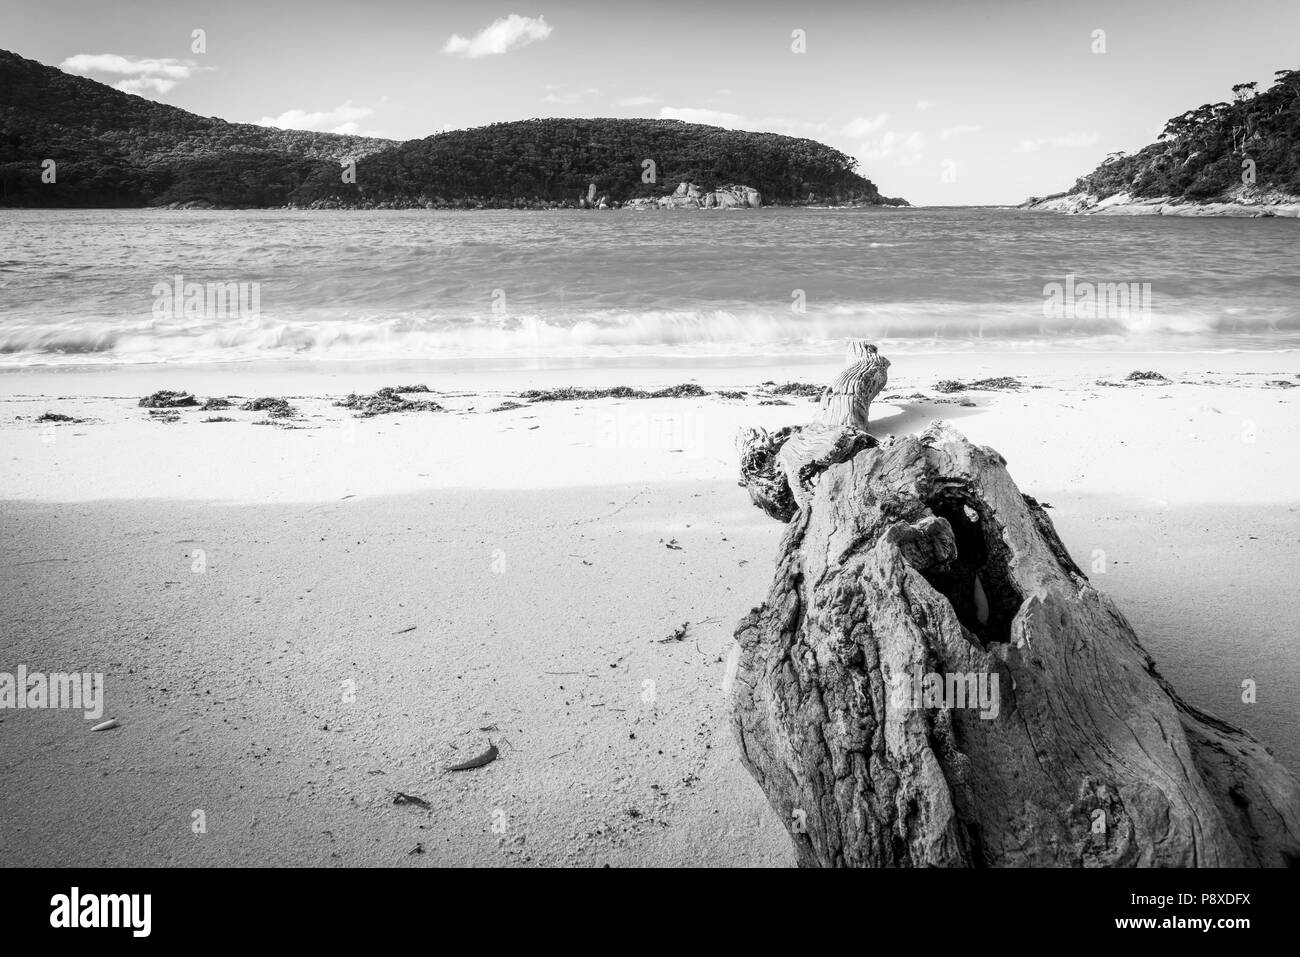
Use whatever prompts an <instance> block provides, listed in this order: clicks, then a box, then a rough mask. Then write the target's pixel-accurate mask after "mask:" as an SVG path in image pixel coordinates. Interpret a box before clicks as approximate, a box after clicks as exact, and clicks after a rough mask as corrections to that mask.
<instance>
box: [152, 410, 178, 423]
mask: <svg viewBox="0 0 1300 957" xmlns="http://www.w3.org/2000/svg"><path fill="white" fill-rule="evenodd" d="M180 420H181V414H180V413H179V412H176V411H174V410H172V409H150V410H149V421H150V422H179V421H180Z"/></svg>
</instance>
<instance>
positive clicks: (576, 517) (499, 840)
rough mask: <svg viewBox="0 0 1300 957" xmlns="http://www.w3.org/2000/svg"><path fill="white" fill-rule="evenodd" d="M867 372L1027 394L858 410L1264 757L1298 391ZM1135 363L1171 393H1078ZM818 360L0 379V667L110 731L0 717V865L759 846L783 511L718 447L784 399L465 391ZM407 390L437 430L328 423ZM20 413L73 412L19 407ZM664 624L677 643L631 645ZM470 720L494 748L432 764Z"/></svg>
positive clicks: (464, 736)
mask: <svg viewBox="0 0 1300 957" xmlns="http://www.w3.org/2000/svg"><path fill="white" fill-rule="evenodd" d="M892 358H893V368H892V369H891V380H890V385H889V386H888V387H887V388H886V392H885V394H886V395H903V396H907V395H911V394H912V393H914V392H917V391H921V392H926V393H928V394H930V395H934V393H933V392H932V390H931V389H930V387H931V385H932V384H933V383H934V382H935V381H936V380H938V379H943V378H961V379H965V380H970V379H974V378H979V377H984V376H992V375H1007V374H1011V375H1017V376H1019V377H1020V378H1021V379H1022V380H1023V381H1025V382H1026V383H1028V384H1029V385H1031V386H1032V385H1037V386H1042V388H1028V389H1025V390H1022V391H1020V392H1017V393H1011V392H970V393H968V395H969V398H970V399H971V400H973V401H974V402H975V403H976V404H975V406H974V407H965V406H962V405H960V404H957V400H959V399H961V398H963V397H961V396H954V397H951V400H950V401H944V402H940V403H936V402H925V401H918V400H914V399H895V400H890V401H882V402H879V403H877V405H876V406H875V407H874V410H873V422H874V423H875V425H874V428H873V430H874V431H875V432H876V433H877V434H885V433H890V432H893V433H896V434H903V433H907V432H913V431H916V430H918V429H920V428H923V427H924V425H925V424H926V423H927V422H928V421H929V420H930V419H932V418H936V417H943V418H947V419H949V420H952V421H953V422H954V423H955V424H956V425H957V427H958V428H960V429H962V430H963V431H965V432H966V433H967V434H968V435H969V436H970V437H971V438H972V439H973V440H975V441H977V442H981V443H984V444H988V445H992V446H994V447H995V448H997V449H998V450H999V451H1001V452H1002V453H1003V454H1004V455H1005V456H1006V457H1007V459H1008V462H1009V465H1010V469H1011V472H1012V475H1013V476H1014V477H1015V478H1016V480H1017V482H1018V484H1019V485H1020V487H1021V489H1022V490H1024V491H1026V492H1028V493H1030V494H1033V495H1035V496H1036V497H1038V498H1039V499H1040V500H1043V501H1046V502H1049V503H1051V505H1052V506H1053V511H1052V512H1051V514H1052V516H1053V519H1054V520H1055V522H1056V523H1057V526H1058V529H1059V530H1060V531H1061V533H1062V536H1063V539H1064V541H1065V543H1066V544H1067V546H1068V547H1069V548H1070V550H1071V552H1072V553H1073V555H1074V557H1075V558H1076V560H1077V561H1078V562H1079V564H1080V565H1081V566H1082V567H1083V568H1084V570H1085V571H1087V572H1089V574H1090V575H1092V577H1093V579H1094V581H1096V582H1097V583H1098V584H1099V585H1100V586H1101V587H1103V588H1105V589H1107V590H1108V591H1110V592H1111V593H1112V594H1113V595H1114V596H1115V597H1116V599H1117V600H1118V601H1119V604H1120V606H1121V608H1123V609H1124V610H1125V612H1126V613H1127V614H1128V615H1129V616H1130V618H1131V620H1132V621H1133V623H1134V625H1135V627H1136V628H1137V630H1138V633H1139V635H1140V636H1141V637H1142V639H1143V641H1144V643H1145V644H1146V646H1147V647H1148V649H1149V650H1150V651H1151V652H1152V654H1153V655H1155V657H1156V659H1157V661H1158V663H1159V664H1160V667H1161V670H1162V672H1163V673H1164V674H1165V675H1166V677H1168V678H1169V679H1170V681H1171V682H1172V683H1173V684H1174V686H1175V687H1176V688H1178V689H1179V691H1180V692H1181V693H1182V694H1183V695H1184V696H1186V697H1187V698H1189V699H1190V700H1191V701H1193V702H1194V703H1196V704H1199V705H1201V706H1204V707H1207V708H1209V709H1210V710H1212V711H1214V712H1216V713H1218V714H1220V715H1221V716H1222V717H1224V718H1226V719H1228V720H1231V721H1233V722H1235V723H1238V724H1241V725H1243V726H1245V727H1247V728H1248V729H1250V730H1252V731H1253V732H1254V733H1255V734H1257V735H1258V736H1259V737H1261V739H1262V740H1264V741H1265V743H1267V744H1268V745H1270V746H1271V747H1272V748H1273V749H1274V750H1275V751H1276V752H1277V753H1278V755H1279V757H1280V758H1281V759H1282V760H1283V761H1284V762H1285V763H1287V764H1288V765H1290V766H1291V767H1292V769H1293V770H1295V769H1297V768H1300V734H1298V733H1297V731H1296V728H1297V721H1296V719H1297V711H1298V710H1300V709H1298V707H1297V705H1296V702H1297V701H1300V648H1298V647H1297V643H1296V640H1295V637H1294V626H1293V622H1294V621H1295V620H1296V619H1297V615H1298V614H1300V597H1298V593H1297V589H1296V587H1295V584H1294V582H1295V574H1296V571H1297V558H1296V555H1297V552H1296V544H1297V541H1298V540H1300V523H1298V522H1297V517H1298V516H1300V511H1297V510H1298V509H1300V489H1298V487H1297V483H1296V480H1295V475H1296V474H1297V470H1296V466H1297V464H1300V463H1298V462H1297V457H1298V456H1300V442H1298V441H1297V439H1300V435H1298V434H1297V432H1300V418H1298V417H1297V415H1296V404H1297V401H1298V399H1297V390H1295V389H1283V388H1280V387H1277V386H1269V385H1267V383H1268V382H1269V381H1271V380H1278V379H1286V380H1289V381H1292V382H1295V383H1297V384H1300V378H1297V373H1300V360H1297V359H1296V357H1295V356H1294V355H1291V354H1285V353H1282V354H1276V353H1274V354H1217V355H1205V354H1202V355H1189V354H1173V355H1162V356H1141V357H1138V356H1119V355H1114V356H1107V355H1098V354H1092V355H1082V356H1076V355H1014V354H1003V355H995V354H984V355H979V356H973V355H968V356H962V355H951V356H939V355H927V356H906V355H904V356H895V357H892ZM1133 369H1154V370H1157V371H1161V372H1163V373H1164V374H1165V375H1167V376H1169V377H1170V378H1171V379H1174V380H1175V382H1173V383H1171V384H1160V385H1129V386H1127V387H1124V388H1112V387H1100V386H1096V385H1094V384H1093V383H1094V381H1095V380H1096V379H1098V378H1103V377H1104V378H1108V379H1111V380H1115V381H1119V380H1122V379H1123V377H1124V376H1125V375H1126V374H1127V373H1128V372H1129V371H1131V370H1133ZM837 370H838V363H829V364H825V363H823V364H803V365H800V366H795V367H792V366H786V367H782V368H780V369H776V368H763V367H759V366H749V367H744V368H720V367H698V368H676V369H662V368H661V369H646V368H627V369H618V370H613V369H606V370H587V371H583V372H574V371H567V370H553V371H533V372H519V371H515V372H511V371H491V370H480V371H476V372H468V371H462V372H451V371H440V372H436V373H430V372H427V371H426V372H425V373H424V374H421V373H419V372H418V371H411V370H409V369H408V370H401V371H377V370H373V369H369V370H368V369H365V368H334V369H320V368H315V369H294V368H287V369H286V368H280V369H275V368H270V369H268V368H260V369H250V368H245V367H229V368H202V369H199V368H195V369H175V368H169V369H135V370H117V371H102V372H62V371H61V372H24V373H13V374H6V375H4V376H0V441H2V442H3V451H2V454H3V463H4V466H3V468H2V469H0V500H3V506H2V507H3V515H4V523H3V527H4V532H5V534H4V536H3V538H2V539H0V596H2V597H3V601H4V607H5V615H4V617H3V622H2V623H0V649H2V651H0V671H13V670H15V669H16V667H17V665H19V664H26V665H27V666H28V668H29V669H32V670H36V669H45V670H50V671H57V670H64V671H68V670H79V671H81V670H85V671H98V672H105V673H106V674H107V676H108V677H107V682H108V692H107V701H108V705H107V710H106V714H105V716H106V717H115V718H117V719H118V720H119V721H120V722H121V727H120V728H118V729H115V730H112V731H108V732H100V733H94V734H92V733H89V730H88V729H89V725H90V724H91V723H93V722H87V721H85V720H84V719H83V718H82V717H81V715H80V714H79V713H78V714H73V713H69V712H52V711H43V712H42V711H0V847H3V848H5V862H6V863H15V864H98V863H113V864H143V865H149V864H167V863H212V864H226V863H258V864H322V863H325V864H328V863H338V864H392V863H398V864H400V863H410V864H413V865H420V864H430V863H459V864H478V865H495V864H508V863H542V864H559V863H577V864H592V865H601V864H607V863H608V864H613V865H620V864H685V863H701V864H789V863H791V861H792V856H791V854H790V852H789V848H788V842H787V839H786V836H785V833H784V830H783V828H782V826H781V823H780V822H779V821H777V820H776V819H775V817H774V815H773V813H772V812H771V811H770V810H769V809H768V807H767V805H766V802H765V801H764V799H763V797H762V795H761V794H760V793H759V791H758V789H757V787H756V786H755V785H754V784H753V783H752V782H751V781H750V779H749V777H748V775H747V774H746V773H745V771H744V770H743V768H742V767H741V766H740V764H739V760H738V756H737V754H736V749H735V746H734V744H733V740H732V737H731V732H730V728H729V727H728V724H727V709H726V704H725V699H724V696H723V694H722V692H721V688H720V685H721V683H722V678H723V673H724V660H725V657H726V654H727V651H728V649H729V645H730V634H731V630H732V628H733V626H734V623H735V621H736V619H737V618H738V617H739V616H740V615H741V614H743V613H744V612H745V611H746V610H748V609H749V608H750V607H751V606H753V605H755V604H757V603H758V602H760V601H761V600H762V599H763V598H764V597H765V594H766V589H767V585H768V583H769V581H770V578H771V574H772V561H773V556H774V553H775V549H776V547H777V543H778V541H779V538H780V535H781V531H782V526H780V525H779V524H777V523H775V522H772V521H771V520H769V519H767V518H766V517H765V516H763V515H762V514H761V513H760V512H759V511H758V510H756V509H754V508H753V507H752V506H750V505H749V503H748V500H747V497H746V495H745V493H744V491H743V490H742V489H739V488H737V487H736V485H735V471H736V465H735V454H734V449H733V445H732V442H733V436H734V434H735V431H736V429H737V428H738V427H739V426H740V425H742V424H761V425H766V426H768V427H777V426H780V425H784V424H790V423H797V422H803V421H807V420H808V419H809V418H810V417H811V415H812V412H813V409H814V407H813V405H812V404H811V403H809V402H808V401H807V400H802V399H795V400H793V401H792V404H791V405H779V406H759V405H757V398H756V396H754V395H752V394H751V396H750V397H749V398H747V399H744V400H726V399H719V398H717V397H713V396H711V397H707V398H700V399H663V400H623V401H620V400H600V401H589V402H559V403H544V404H538V405H534V406H529V407H527V408H523V409H518V410H514V411H509V412H497V413H489V412H487V411H486V410H488V409H491V408H493V407H494V406H496V405H497V404H499V403H500V402H501V401H503V400H504V399H507V398H509V397H510V394H511V393H513V392H515V391H517V390H520V389H524V388H532V387H550V386H556V385H563V384H591V385H597V384H598V385H614V384H629V385H654V386H662V385H668V384H673V383H676V382H682V381H690V380H696V381H698V382H699V383H700V384H701V385H703V386H704V387H705V388H706V389H710V390H713V389H718V388H741V389H746V390H748V391H750V392H751V393H753V391H754V386H755V384H756V383H758V382H761V381H763V380H766V379H775V380H777V381H786V380H788V379H797V380H800V381H812V382H822V381H825V380H827V379H829V378H830V377H831V376H832V375H833V374H834V373H835V372H836V371H837ZM1182 380H1186V382H1185V383H1184V382H1183V381H1182ZM411 381H414V382H419V381H425V382H428V384H429V385H430V387H431V388H434V389H435V390H437V394H436V395H435V396H434V398H436V399H438V401H440V402H442V403H443V404H445V405H447V406H448V407H449V409H451V411H449V412H447V413H408V414H399V415H388V416H381V417H376V418H373V419H366V420H355V419H351V418H349V417H348V416H347V415H346V414H345V413H344V410H342V409H339V408H336V407H334V406H333V405H331V399H332V398H335V397H338V396H340V395H342V394H345V393H346V392H348V391H353V390H356V391H370V390H372V389H374V388H375V387H377V386H380V385H391V384H397V383H398V382H411ZM159 388H186V389H190V390H192V391H195V392H196V393H198V394H199V395H201V396H204V395H227V394H238V395H244V396H258V395H287V396H294V397H295V398H293V399H292V401H293V402H294V404H295V405H296V406H298V407H299V408H300V410H301V411H302V415H301V416H300V417H299V418H298V419H296V420H295V422H294V424H295V425H297V426H299V428H293V429H286V428H280V427H275V426H265V425H263V426H254V425H251V424H249V423H250V422H252V421H254V420H258V419H261V418H263V416H261V415H260V414H252V413H243V412H238V411H235V412H222V413H201V412H196V411H188V410H183V411H181V413H180V414H181V421H180V422H177V423H175V424H161V423H158V422H153V421H149V416H148V415H147V413H146V411H145V410H143V409H139V408H137V407H136V404H135V400H136V399H137V398H138V397H139V396H141V395H144V394H146V393H149V392H152V391H154V390H155V389H159ZM46 411H54V412H60V413H64V414H68V415H73V416H77V417H85V418H89V419H91V420H92V421H90V422H86V423H83V424H61V425H57V426H54V427H52V428H51V427H45V426H41V425H38V424H36V423H35V422H34V421H33V419H34V417H35V416H36V415H39V414H41V413H42V412H46ZM208 415H229V416H231V417H232V418H235V419H237V420H239V421H237V422H232V423H214V424H204V423H202V422H201V420H202V419H203V418H205V417H207V416H208ZM18 416H21V417H22V418H21V419H19V418H17V417H18ZM673 540H675V542H676V543H677V544H679V545H680V546H681V547H680V549H676V548H668V547H667V543H669V542H672V541H673ZM196 551H201V552H202V553H203V567H202V569H201V572H196V571H194V570H193V567H194V562H195V553H196ZM1103 553H1104V554H1103ZM1103 567H1104V569H1105V570H1104V571H1103V572H1097V571H1096V569H1100V568H1103ZM684 621H690V622H691V623H692V624H691V626H690V628H689V630H688V634H687V638H686V640H685V641H683V642H680V643H679V642H668V643H659V641H658V640H659V639H662V638H664V637H666V636H667V635H668V634H669V633H670V632H671V631H672V630H673V629H674V628H676V627H677V626H678V625H679V624H681V623H682V622H684ZM411 626H415V630H414V631H407V630H405V629H408V628H410V627H411ZM1247 678H1250V679H1254V680H1256V681H1257V682H1258V684H1259V693H1258V703H1256V704H1253V705H1245V704H1243V703H1241V701H1240V684H1241V681H1242V680H1243V679H1247ZM348 681H352V682H355V698H354V700H351V701H344V700H343V698H344V693H345V691H347V690H348V688H349V687H350V686H346V685H345V684H344V682H348ZM493 726H495V730H480V729H483V728H492V727H493ZM327 728H328V730H326V729H327ZM489 739H491V741H492V742H493V743H495V744H497V745H498V746H499V748H500V752H501V757H500V758H499V759H498V760H497V761H496V762H494V763H493V764H491V765H488V766H487V767H484V768H480V769H478V770H473V771H467V772H462V773H449V772H446V771H444V770H443V768H444V766H445V765H447V764H449V763H453V762H456V761H460V760H464V759H465V758H466V757H469V756H472V755H473V754H475V753H477V752H478V751H479V750H481V749H482V748H484V747H486V746H487V743H488V740H489ZM394 791H402V792H405V793H408V794H413V795H417V796H419V797H421V798H423V799H424V800H426V801H428V802H429V804H430V807H429V808H428V809H424V808H420V807H417V806H398V805H394V804H393V803H392V802H393V793H394ZM196 809H202V810H203V811H204V812H205V813H206V821H207V832H206V833H205V834H201V835H196V834H194V833H192V831H191V820H192V812H193V811H194V810H196ZM503 821H504V827H505V830H504V833H499V828H500V826H501V822H503ZM494 823H496V824H497V826H498V832H494V830H493V825H494ZM417 845H419V846H421V847H422V848H423V853H418V854H411V853H409V852H411V851H412V850H413V849H414V848H415V847H416V846H417Z"/></svg>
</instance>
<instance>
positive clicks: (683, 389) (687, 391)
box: [519, 382, 709, 402]
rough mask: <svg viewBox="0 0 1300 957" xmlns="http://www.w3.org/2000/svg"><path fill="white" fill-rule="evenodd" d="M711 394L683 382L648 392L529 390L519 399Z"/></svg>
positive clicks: (621, 389) (565, 388)
mask: <svg viewBox="0 0 1300 957" xmlns="http://www.w3.org/2000/svg"><path fill="white" fill-rule="evenodd" d="M708 394H709V393H708V392H706V391H704V389H703V388H702V387H701V386H699V385H697V384H696V383H694V382H683V383H682V384H681V385H671V386H668V387H667V388H665V389H656V390H655V391H653V392H647V391H646V390H645V389H633V388H632V387H631V386H626V385H616V386H612V387H610V388H607V389H580V388H578V387H577V386H572V385H566V386H563V387H561V388H559V389H529V390H528V391H526V392H521V393H519V398H521V399H527V400H528V401H529V402H575V401H580V400H589V399H688V398H698V397H699V396H704V395H708Z"/></svg>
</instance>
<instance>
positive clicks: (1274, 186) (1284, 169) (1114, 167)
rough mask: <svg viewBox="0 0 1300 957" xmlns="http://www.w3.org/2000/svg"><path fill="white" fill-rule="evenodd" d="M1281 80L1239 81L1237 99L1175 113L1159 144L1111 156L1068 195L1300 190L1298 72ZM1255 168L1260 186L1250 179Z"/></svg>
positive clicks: (1194, 195) (1193, 195)
mask: <svg viewBox="0 0 1300 957" xmlns="http://www.w3.org/2000/svg"><path fill="white" fill-rule="evenodd" d="M1276 77H1277V81H1276V82H1275V83H1274V85H1273V86H1272V87H1271V88H1269V89H1268V90H1265V91H1264V92H1262V93H1259V92H1257V90H1256V87H1257V84H1255V83H1238V84H1237V85H1236V86H1234V87H1233V88H1232V93H1233V99H1232V102H1224V103H1206V104H1204V105H1203V106H1200V107H1198V108H1197V109H1195V110H1188V111H1187V112H1186V113H1183V114H1181V115H1179V116H1175V117H1174V118H1172V119H1171V120H1169V122H1168V123H1167V124H1165V128H1164V132H1163V133H1161V134H1160V137H1159V139H1158V141H1157V142H1155V143H1152V144H1151V145H1150V146H1147V147H1144V148H1143V149H1141V150H1139V151H1138V152H1137V153H1134V154H1132V155H1131V156H1129V155H1125V154H1123V153H1113V154H1111V155H1110V156H1108V157H1107V158H1106V160H1105V162H1103V163H1102V164H1101V165H1100V166H1098V167H1097V168H1096V169H1095V170H1093V171H1092V172H1091V173H1089V174H1088V175H1086V176H1083V177H1081V178H1080V179H1079V180H1078V181H1077V182H1076V183H1075V184H1074V187H1073V188H1072V189H1071V190H1069V192H1070V193H1074V194H1087V195H1090V196H1095V197H1096V198H1097V199H1105V198H1106V197H1108V196H1114V195H1116V194H1117V193H1129V194H1130V195H1132V196H1134V197H1135V198H1139V199H1141V198H1147V197H1162V196H1168V197H1171V198H1174V199H1181V200H1189V201H1194V202H1203V201H1206V200H1211V199H1214V198H1216V197H1220V196H1224V195H1225V194H1228V193H1230V192H1232V191H1233V190H1237V189H1238V188H1239V187H1242V186H1243V185H1253V186H1254V187H1255V189H1256V190H1259V191H1267V190H1275V191H1278V192H1283V193H1289V194H1292V195H1300V70H1279V71H1278V72H1277V73H1276ZM1252 163H1253V167H1252ZM1243 164H1244V165H1243ZM1252 169H1253V173H1254V183H1253V184H1250V183H1248V182H1244V181H1243V176H1244V175H1245V174H1247V173H1248V172H1249V171H1251V170H1252Z"/></svg>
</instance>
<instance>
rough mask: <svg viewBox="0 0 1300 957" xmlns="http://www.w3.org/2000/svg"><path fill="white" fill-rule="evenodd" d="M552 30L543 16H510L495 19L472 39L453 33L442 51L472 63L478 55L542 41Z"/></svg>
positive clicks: (498, 52)
mask: <svg viewBox="0 0 1300 957" xmlns="http://www.w3.org/2000/svg"><path fill="white" fill-rule="evenodd" d="M551 30H552V27H551V25H550V24H549V23H547V22H546V18H545V17H536V18H534V17H521V16H519V14H517V13H512V14H510V16H508V17H505V18H503V19H501V20H494V21H493V22H492V23H491V24H489V25H488V26H486V27H484V28H483V29H482V30H480V31H479V32H478V33H476V34H475V35H474V36H473V38H467V37H463V36H461V35H460V34H459V33H453V34H452V35H451V36H450V37H449V38H448V39H447V42H446V43H445V44H444V45H443V47H442V52H443V53H451V54H454V55H456V56H465V57H469V58H470V59H471V60H475V59H478V58H479V57H481V56H496V55H498V54H501V53H505V52H507V51H508V50H511V49H513V48H514V47H522V46H527V45H528V44H530V43H532V42H534V41H536V40H545V39H546V38H547V37H549V36H550V35H551Z"/></svg>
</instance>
